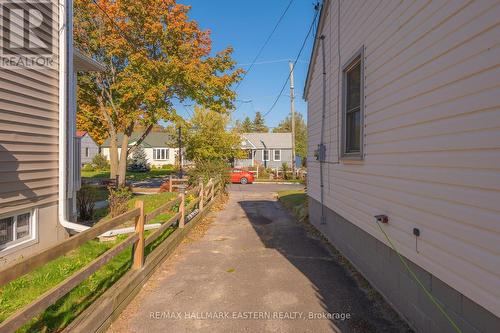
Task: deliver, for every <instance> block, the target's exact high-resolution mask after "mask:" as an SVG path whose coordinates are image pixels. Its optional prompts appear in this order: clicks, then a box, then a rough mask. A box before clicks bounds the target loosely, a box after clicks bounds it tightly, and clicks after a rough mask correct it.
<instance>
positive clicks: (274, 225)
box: [109, 190, 408, 333]
mask: <svg viewBox="0 0 500 333" xmlns="http://www.w3.org/2000/svg"><path fill="white" fill-rule="evenodd" d="M212 218H213V221H214V222H213V223H212V224H211V225H209V226H205V227H206V228H207V229H208V230H207V231H206V233H205V234H204V235H202V236H200V237H199V239H197V240H194V241H192V242H188V243H186V244H183V246H181V247H180V248H179V250H178V251H177V253H176V254H175V255H174V257H173V258H172V260H170V261H167V262H166V263H164V264H163V265H162V267H160V268H159V269H158V271H157V272H156V273H155V274H154V275H153V276H152V278H151V279H150V280H149V281H148V283H147V284H146V285H145V286H144V289H143V290H142V291H141V293H140V294H139V296H138V297H137V298H136V299H135V300H134V301H133V302H132V303H131V304H130V305H129V306H128V307H127V308H126V309H125V311H124V312H123V313H122V315H121V316H120V318H118V320H117V321H115V323H114V324H113V325H112V326H111V328H110V330H109V331H110V332H191V331H200V332H212V333H214V332H339V331H342V332H405V331H406V330H407V329H408V328H407V326H406V325H405V324H404V323H403V322H402V321H401V320H400V319H398V317H397V316H396V315H395V314H394V312H393V311H392V310H389V311H386V310H387V309H386V307H383V308H384V310H382V307H380V306H379V305H377V304H376V303H374V302H373V301H370V300H369V299H368V298H367V297H366V295H365V293H364V292H362V291H361V290H360V289H358V287H357V285H356V283H355V282H354V281H353V279H352V278H351V277H350V276H349V275H348V274H347V273H346V272H345V270H344V268H343V267H342V266H340V265H339V264H338V263H337V262H336V261H335V259H334V258H333V257H332V256H331V255H330V253H329V252H328V250H326V249H325V247H324V246H323V244H322V243H321V242H320V241H319V240H317V239H315V238H311V237H309V236H308V235H307V233H306V231H305V230H304V229H303V228H302V227H301V226H300V225H299V224H298V222H296V221H295V220H294V219H293V218H292V217H291V216H290V215H289V213H288V212H286V211H285V210H284V209H283V208H282V206H281V204H279V203H278V202H277V201H276V200H275V199H274V193H272V192H263V191H259V192H249V191H245V192H243V191H238V190H235V191H232V192H231V198H230V200H229V202H228V203H227V204H226V208H225V209H224V210H223V211H220V212H217V213H214V214H212Z"/></svg>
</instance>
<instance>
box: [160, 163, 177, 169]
mask: <svg viewBox="0 0 500 333" xmlns="http://www.w3.org/2000/svg"><path fill="white" fill-rule="evenodd" d="M161 168H162V169H165V170H174V165H173V164H163V165H162V166H161Z"/></svg>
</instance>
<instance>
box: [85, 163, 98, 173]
mask: <svg viewBox="0 0 500 333" xmlns="http://www.w3.org/2000/svg"><path fill="white" fill-rule="evenodd" d="M82 171H87V172H90V171H95V168H94V167H93V166H92V164H85V165H84V166H83V168H82Z"/></svg>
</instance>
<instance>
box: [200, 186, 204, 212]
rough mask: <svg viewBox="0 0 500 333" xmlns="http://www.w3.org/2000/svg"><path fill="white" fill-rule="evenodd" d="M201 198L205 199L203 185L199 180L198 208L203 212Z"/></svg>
mask: <svg viewBox="0 0 500 333" xmlns="http://www.w3.org/2000/svg"><path fill="white" fill-rule="evenodd" d="M203 200H205V189H204V187H203V180H202V181H201V182H200V205H199V210H200V212H203Z"/></svg>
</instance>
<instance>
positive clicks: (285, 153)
mask: <svg viewBox="0 0 500 333" xmlns="http://www.w3.org/2000/svg"><path fill="white" fill-rule="evenodd" d="M275 150H281V158H280V160H279V161H275V160H274V151H275ZM263 155H264V150H263V149H258V150H256V151H255V157H254V161H256V162H257V163H258V164H261V165H263V166H265V167H266V168H271V169H279V168H281V166H282V165H283V163H286V164H288V166H291V165H292V150H291V149H269V161H264V157H263Z"/></svg>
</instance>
